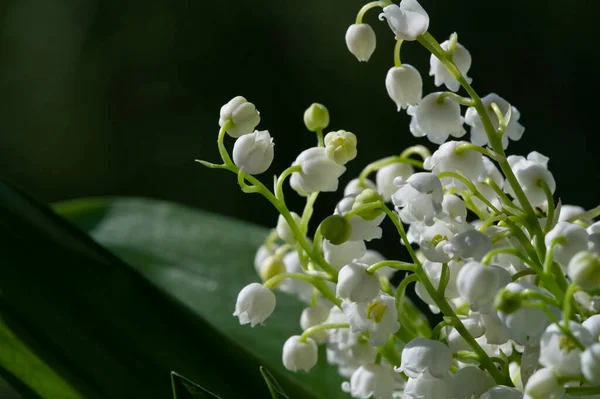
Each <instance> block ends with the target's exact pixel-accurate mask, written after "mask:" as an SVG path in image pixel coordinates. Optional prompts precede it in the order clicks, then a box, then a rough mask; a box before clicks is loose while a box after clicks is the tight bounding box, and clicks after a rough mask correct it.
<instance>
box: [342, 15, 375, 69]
mask: <svg viewBox="0 0 600 399" xmlns="http://www.w3.org/2000/svg"><path fill="white" fill-rule="evenodd" d="M376 45H377V37H376V36H375V31H374V30H373V28H371V25H369V24H352V25H350V26H349V27H348V30H347V31H346V46H348V50H350V52H351V53H352V54H353V55H354V56H355V57H356V58H357V59H358V60H359V61H362V62H367V61H369V58H371V55H373V52H374V51H375V47H376Z"/></svg>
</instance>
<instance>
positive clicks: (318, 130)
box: [315, 129, 325, 147]
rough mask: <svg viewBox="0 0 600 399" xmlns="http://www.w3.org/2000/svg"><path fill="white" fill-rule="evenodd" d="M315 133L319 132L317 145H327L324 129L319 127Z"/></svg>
mask: <svg viewBox="0 0 600 399" xmlns="http://www.w3.org/2000/svg"><path fill="white" fill-rule="evenodd" d="M315 133H316V134H317V145H318V146H319V147H325V142H324V141H323V129H317V131H316V132H315Z"/></svg>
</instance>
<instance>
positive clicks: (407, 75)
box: [385, 64, 423, 111]
mask: <svg viewBox="0 0 600 399" xmlns="http://www.w3.org/2000/svg"><path fill="white" fill-rule="evenodd" d="M385 87H386V89H387V92H388V95H389V96H390V98H391V99H392V101H394V102H395V103H396V106H397V107H398V111H400V110H402V109H405V108H406V107H408V106H409V105H417V104H418V103H419V101H421V97H422V96H423V79H422V78H421V74H420V73H419V71H418V70H417V69H416V68H415V67H413V66H412V65H409V64H402V65H401V66H399V67H392V68H390V70H389V71H388V73H387V75H386V77H385Z"/></svg>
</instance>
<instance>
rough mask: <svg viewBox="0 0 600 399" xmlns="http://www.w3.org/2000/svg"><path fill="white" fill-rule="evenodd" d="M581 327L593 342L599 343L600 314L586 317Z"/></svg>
mask: <svg viewBox="0 0 600 399" xmlns="http://www.w3.org/2000/svg"><path fill="white" fill-rule="evenodd" d="M581 325H582V326H583V327H585V329H586V330H588V332H589V333H590V335H591V336H592V338H593V339H594V341H600V314H595V315H592V316H590V317H588V318H587V319H586V320H585V321H584V322H583V323H581Z"/></svg>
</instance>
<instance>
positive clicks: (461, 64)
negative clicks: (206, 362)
mask: <svg viewBox="0 0 600 399" xmlns="http://www.w3.org/2000/svg"><path fill="white" fill-rule="evenodd" d="M440 46H441V47H442V48H443V49H444V50H445V51H448V49H449V48H450V40H446V41H444V42H442V43H441V44H440ZM452 61H453V62H454V65H456V67H457V68H458V70H459V71H460V73H461V74H462V75H463V76H464V77H465V79H466V81H467V82H469V83H471V82H472V79H471V78H469V77H468V76H467V72H469V69H470V68H471V53H469V50H467V49H466V48H465V47H464V46H463V45H462V44H460V43H456V48H455V49H454V52H453V53H452ZM429 65H430V66H431V68H430V69H429V75H430V76H433V78H434V82H435V85H436V86H441V85H446V87H447V88H448V90H451V91H458V89H460V83H458V80H456V79H455V78H454V76H452V74H451V73H450V72H449V71H448V69H447V68H446V67H445V66H444V64H442V62H441V61H440V60H439V58H437V57H436V56H435V55H433V54H431V58H430V59H429Z"/></svg>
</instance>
